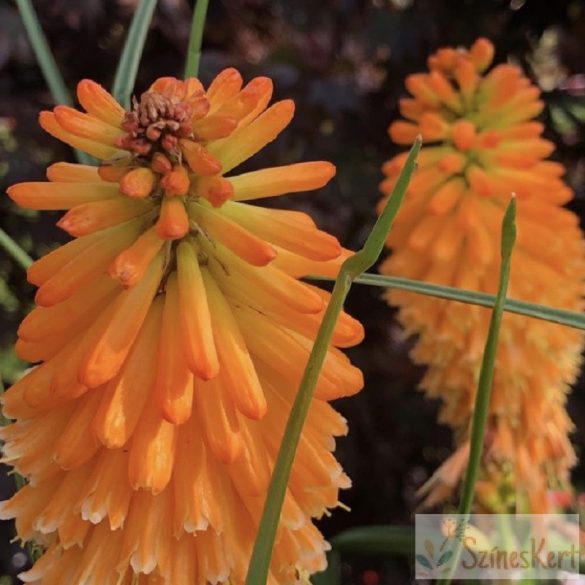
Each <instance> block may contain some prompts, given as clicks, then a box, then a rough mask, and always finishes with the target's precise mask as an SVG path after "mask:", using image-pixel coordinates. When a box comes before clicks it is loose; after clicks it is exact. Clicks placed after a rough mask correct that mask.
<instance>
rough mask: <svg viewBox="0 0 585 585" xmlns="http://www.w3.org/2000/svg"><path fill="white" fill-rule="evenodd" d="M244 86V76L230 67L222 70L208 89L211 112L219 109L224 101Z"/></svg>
mask: <svg viewBox="0 0 585 585" xmlns="http://www.w3.org/2000/svg"><path fill="white" fill-rule="evenodd" d="M241 87H242V76H241V75H240V74H239V72H238V71H237V70H236V69H234V68H233V67H230V68H228V69H224V70H223V71H221V72H220V73H219V74H218V75H217V77H215V79H214V80H213V81H212V82H211V84H210V85H209V88H208V89H207V94H206V95H207V99H208V100H209V105H210V109H209V112H210V113H211V112H213V111H214V110H216V109H218V108H219V107H220V106H221V105H222V104H223V103H224V102H226V101H227V100H229V99H230V98H232V97H233V96H235V95H236V94H237V93H238V92H239V91H240V88H241Z"/></svg>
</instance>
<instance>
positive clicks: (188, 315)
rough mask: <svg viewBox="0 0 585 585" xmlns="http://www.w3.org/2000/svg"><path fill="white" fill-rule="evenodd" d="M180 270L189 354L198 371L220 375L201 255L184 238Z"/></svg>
mask: <svg viewBox="0 0 585 585" xmlns="http://www.w3.org/2000/svg"><path fill="white" fill-rule="evenodd" d="M177 274H178V284H179V302H180V305H181V314H182V320H181V324H180V329H181V335H182V338H183V347H184V350H185V358H186V360H187V364H188V365H189V368H190V369H191V371H192V372H193V373H194V374H196V375H197V376H198V377H199V378H202V379H203V380H210V379H211V378H214V377H215V376H217V374H218V372H219V362H218V359H217V351H216V348H215V342H214V340H213V331H212V329H211V314H210V309H209V304H208V300H207V295H206V293H205V287H204V285H203V277H202V275H201V269H200V267H199V259H198V257H197V253H196V251H195V248H194V247H193V245H192V244H191V243H189V242H181V243H180V244H179V246H178V248H177Z"/></svg>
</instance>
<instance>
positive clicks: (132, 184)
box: [120, 167, 156, 199]
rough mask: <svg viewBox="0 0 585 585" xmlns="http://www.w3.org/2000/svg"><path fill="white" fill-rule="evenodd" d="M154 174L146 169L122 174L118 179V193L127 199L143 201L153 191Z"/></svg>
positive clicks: (139, 168)
mask: <svg viewBox="0 0 585 585" xmlns="http://www.w3.org/2000/svg"><path fill="white" fill-rule="evenodd" d="M155 181H156V176H155V174H154V173H153V172H152V171H151V170H150V169H149V168H146V167H138V168H135V169H133V170H132V171H130V172H129V173H126V174H124V176H123V177H122V178H121V179H120V191H121V192H122V193H124V195H128V197H134V198H137V199H144V198H145V197H148V196H149V195H150V194H151V193H152V190H153V189H154V185H155Z"/></svg>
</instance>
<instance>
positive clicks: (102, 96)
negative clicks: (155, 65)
mask: <svg viewBox="0 0 585 585" xmlns="http://www.w3.org/2000/svg"><path fill="white" fill-rule="evenodd" d="M271 95H272V82H271V81H270V80H268V79H267V78H257V79H254V80H252V82H250V83H249V84H248V85H246V86H245V87H244V88H243V89H242V80H241V76H240V75H239V74H238V73H237V72H235V70H227V71H224V72H223V73H222V74H220V75H219V76H218V77H217V78H216V80H215V81H214V82H213V83H212V84H211V86H210V87H209V89H208V91H207V92H205V91H204V89H203V87H202V85H201V83H200V82H199V81H198V80H196V79H193V78H192V79H188V80H186V81H181V80H178V79H174V78H163V79H159V80H157V81H155V82H154V83H153V85H152V86H151V88H150V89H149V90H148V91H147V92H145V93H144V94H142V95H141V96H140V97H139V98H138V99H136V100H134V103H133V105H132V108H131V109H130V110H129V111H126V112H124V111H122V108H121V107H120V106H119V105H117V104H116V103H115V102H114V100H113V98H111V96H110V95H109V94H108V93H107V92H105V90H103V89H102V88H101V87H100V86H98V85H97V84H94V83H93V82H90V81H82V82H81V83H80V85H79V99H80V101H81V103H82V105H83V106H84V108H85V109H86V110H87V114H82V113H76V112H75V111H73V110H71V109H68V108H62V107H61V108H57V109H56V110H55V112H45V113H43V114H42V115H41V123H42V125H43V126H44V127H45V128H46V129H47V130H48V131H49V132H50V133H51V134H53V135H54V136H56V137H58V138H60V139H62V140H63V141H65V142H66V143H67V144H70V145H72V146H75V147H76V148H81V149H83V150H85V151H86V152H88V153H90V154H92V155H93V156H96V157H98V158H101V159H102V160H104V161H105V162H104V163H103V164H102V165H101V166H100V167H99V168H95V167H93V168H92V167H89V166H85V165H71V164H65V163H58V164H56V165H54V166H52V167H51V168H50V169H49V170H48V172H47V175H48V178H49V179H50V180H51V181H52V182H51V183H32V184H24V185H19V186H15V187H13V188H11V190H10V196H11V197H12V198H13V199H14V200H15V201H17V202H18V203H20V204H22V205H24V206H27V207H30V208H34V209H65V210H70V211H69V212H68V213H66V215H65V216H64V217H63V219H62V220H61V221H60V225H61V226H62V227H64V228H66V229H67V230H68V231H69V232H71V233H72V234H74V235H77V236H79V237H78V239H76V240H74V241H72V242H70V243H68V244H65V245H64V246H62V247H61V248H59V249H57V250H55V251H53V252H51V253H50V254H48V255H47V256H45V257H44V258H42V259H40V260H38V261H37V262H35V263H34V264H33V266H31V268H30V269H29V271H28V278H29V280H30V281H31V282H32V283H35V284H37V285H39V286H40V288H39V290H38V293H37V299H38V301H39V303H40V304H41V305H46V307H38V308H36V309H35V310H34V311H33V313H31V316H30V317H28V318H27V319H26V320H25V322H24V323H23V324H22V326H21V328H20V332H19V333H20V339H19V341H18V343H17V349H18V351H19V352H20V353H22V354H23V355H26V356H27V357H28V358H30V359H33V360H41V361H42V362H43V363H40V364H39V366H38V367H37V368H35V369H34V370H32V371H31V372H30V373H29V374H27V375H25V376H24V378H23V379H22V380H20V381H19V382H17V383H16V384H14V385H13V386H12V387H11V388H10V389H9V390H8V392H7V393H6V394H5V395H4V396H3V399H2V402H3V407H4V409H5V411H6V413H7V414H9V415H10V416H14V417H16V418H18V419H19V420H18V422H17V423H16V424H14V425H11V426H10V427H8V428H7V429H6V430H2V431H1V432H0V435H1V438H2V440H3V441H5V446H4V448H3V450H4V453H5V455H6V458H7V460H8V459H9V460H10V461H11V462H14V464H15V465H16V467H17V469H19V471H20V472H21V473H23V474H25V475H27V476H28V479H29V480H30V482H31V485H30V486H29V487H27V488H25V489H24V490H22V491H21V492H19V495H17V496H15V498H14V499H12V500H11V501H9V502H8V503H0V515H1V516H2V518H13V517H14V518H16V520H17V522H16V526H17V530H18V531H19V536H20V537H21V538H27V537H34V536H35V534H34V531H35V530H36V529H38V530H41V531H43V532H44V533H46V541H47V542H50V543H52V544H50V546H49V548H48V550H47V552H46V553H45V555H44V556H43V557H42V558H41V559H40V560H39V561H38V563H37V564H36V566H35V567H34V568H33V569H32V570H31V571H29V572H27V574H26V576H25V578H26V579H28V580H31V581H35V582H37V581H38V582H39V583H40V582H41V581H43V583H44V582H45V581H46V582H47V585H48V583H49V581H51V582H53V581H54V582H55V583H56V582H57V581H59V582H61V581H67V582H71V583H77V582H82V581H83V582H85V581H87V582H88V585H89V582H90V581H92V582H94V581H95V582H96V583H97V582H99V583H114V582H116V583H117V582H118V581H120V580H121V581H120V582H121V583H122V582H123V583H124V584H125V585H129V584H130V582H134V581H136V582H137V583H138V582H140V584H142V585H145V584H146V581H148V582H150V581H152V583H155V582H156V583H157V584H158V585H192V581H193V580H194V579H195V580H199V581H201V582H217V583H218V585H225V584H226V583H227V582H228V581H229V582H233V583H236V582H237V583H239V582H240V581H242V582H243V580H244V579H245V574H246V570H247V564H248V560H249V554H250V550H249V543H250V542H252V540H253V536H254V530H255V528H254V527H255V526H256V525H257V523H258V520H259V515H260V514H261V502H262V498H263V497H264V495H265V492H266V489H267V486H268V483H269V478H270V470H271V467H272V464H273V461H274V458H275V457H276V452H277V448H278V440H279V439H278V437H279V436H281V435H282V431H283V429H284V426H285V423H286V416H287V412H288V410H289V409H290V405H291V404H292V401H293V399H294V394H295V392H296V388H297V386H298V381H299V379H300V376H301V374H302V368H303V363H304V362H306V359H307V358H308V355H309V350H310V347H311V344H312V343H313V339H314V335H315V334H316V332H317V329H318V327H319V323H320V320H321V319H322V315H323V311H324V308H325V304H326V301H327V300H328V298H329V297H328V295H327V293H325V292H324V291H320V290H319V289H317V288H315V287H313V286H310V285H307V284H304V283H302V282H299V280H297V278H299V277H300V276H302V275H305V274H309V273H313V274H314V273H320V274H327V275H331V276H335V275H336V274H337V272H338V270H339V266H340V264H341V263H342V262H343V260H344V259H345V258H347V257H348V256H349V255H350V253H349V252H348V251H344V250H342V249H341V248H340V247H339V244H338V243H337V241H336V240H335V238H333V237H331V236H328V235H327V234H325V233H324V232H320V231H319V230H318V229H317V227H316V225H315V223H314V222H313V221H312V220H311V219H310V218H309V217H308V216H307V215H306V214H303V213H300V212H292V211H283V210H276V209H271V210H265V212H264V211H262V210H261V208H260V207H257V206H253V208H251V209H250V210H247V207H248V206H247V204H246V203H243V202H244V201H247V200H251V199H255V198H260V197H273V196H277V195H281V194H284V193H291V192H298V191H307V190H310V189H315V188H319V187H321V186H323V185H324V184H326V183H327V181H329V179H331V177H332V176H333V175H334V174H335V168H334V167H333V166H332V165H331V164H329V163H325V162H315V163H301V164H298V165H289V166H285V167H278V168H273V169H265V170H264V171H254V172H252V173H244V174H243V175H239V176H238V175H235V176H231V177H230V178H229V179H228V178H226V177H224V176H223V173H224V172H226V171H228V170H230V169H231V168H233V167H234V166H236V165H238V164H240V163H241V162H243V161H244V160H245V159H247V158H249V157H251V156H253V155H254V154H255V153H256V152H257V151H258V150H259V149H261V148H262V147H263V146H264V145H265V144H267V143H268V142H270V141H271V140H273V139H274V138H276V136H277V135H278V133H279V132H280V131H281V130H282V129H283V128H284V127H285V126H286V124H287V123H288V122H289V121H290V119H291V118H292V113H293V109H294V108H293V105H292V102H290V101H285V102H281V103H278V104H275V105H274V106H273V107H271V108H269V109H268V110H266V108H267V106H268V102H269V101H270V98H271ZM447 154H449V153H446V152H444V153H441V154H440V156H439V155H437V157H435V158H436V160H439V159H440V158H441V157H444V156H446V155H447ZM226 162H227V164H224V165H223V167H222V163H226ZM449 168H451V167H449ZM553 171H554V172H553ZM555 172H556V171H555V169H552V170H549V171H547V173H548V174H547V176H550V177H551V180H557V179H556V178H555V177H556V175H555ZM429 180H430V179H429ZM234 198H237V199H239V201H240V202H238V203H237V204H235V203H234V205H236V206H237V209H238V210H239V212H240V213H235V214H234V213H232V211H233V209H232V207H231V206H230V205H226V203H228V202H229V200H231V199H234ZM210 203H211V205H210ZM129 210H130V211H129ZM125 214H129V215H125ZM134 214H138V215H136V217H134ZM127 217H131V219H129V220H127V219H126V218H127ZM272 224H274V225H272ZM275 226H276V227H275ZM90 232H91V233H90ZM82 234H86V235H82ZM172 239H175V240H177V243H176V244H175V243H173V242H170V241H169V240H172ZM273 242H277V243H273ZM289 249H290V250H289ZM291 250H294V252H293V251H291ZM328 258H332V260H325V261H322V260H321V259H328ZM200 263H201V266H200ZM243 307H245V309H244V308H243ZM258 328H259V329H261V331H262V334H261V335H258V334H257V333H251V331H255V330H256V329H258ZM362 337H363V329H362V328H361V326H360V325H359V324H358V323H357V322H355V321H353V320H351V318H349V317H348V316H344V317H342V318H341V319H340V321H339V323H338V325H337V327H336V331H335V333H334V337H333V343H334V345H336V346H340V347H347V346H350V345H353V344H355V343H358V342H359V341H360V340H361V338H362ZM280 346H282V347H284V351H283V349H282V347H280ZM328 353H329V356H328V357H327V358H326V360H325V368H324V374H323V377H322V380H320V383H319V389H318V398H319V400H317V401H316V402H315V404H314V405H313V408H314V409H316V414H313V415H312V414H309V417H308V420H307V424H306V429H305V433H304V435H306V436H304V438H303V441H302V444H301V447H300V449H299V454H298V455H297V460H298V465H295V468H294V469H293V471H292V476H291V488H290V489H289V490H288V491H287V495H286V499H285V504H284V514H283V523H284V524H283V530H284V532H283V539H281V542H280V544H277V546H276V550H275V556H274V559H273V563H272V569H271V570H272V574H273V580H274V581H275V582H277V581H278V582H279V583H283V584H284V583H292V582H293V581H295V579H296V575H297V571H298V572H301V573H302V574H305V573H306V572H314V571H315V570H317V569H318V568H322V567H323V566H324V563H325V557H324V551H325V550H326V545H325V543H324V541H323V539H322V537H321V536H320V534H319V533H318V532H317V530H316V529H315V528H314V526H313V524H312V522H311V516H316V517H320V516H322V515H323V514H324V513H326V511H327V509H328V508H330V507H335V506H336V505H337V503H338V501H339V496H338V490H339V489H341V488H344V487H348V485H349V481H348V479H347V478H346V477H345V476H344V475H343V474H342V472H341V468H340V467H339V465H338V464H337V462H336V461H335V459H334V457H333V455H332V454H331V452H330V450H331V449H332V448H333V444H334V437H335V436H337V435H340V434H343V433H345V432H346V425H345V424H343V421H342V419H341V418H340V417H339V416H338V415H336V413H335V412H334V411H333V410H332V409H331V408H329V407H328V406H327V405H325V403H323V402H322V399H329V398H336V397H339V396H344V395H349V394H352V393H354V392H356V391H357V390H358V389H359V388H360V387H361V384H362V380H361V374H359V372H358V371H357V370H356V369H355V368H352V367H351V366H350V365H349V362H348V360H347V359H346V358H345V357H342V355H341V354H339V353H338V352H337V350H336V349H335V348H334V347H331V348H329V350H328ZM291 356H293V358H292V359H293V361H294V360H296V362H295V363H294V364H291ZM295 356H296V357H295ZM212 378H213V380H211V381H206V380H210V379H212ZM324 409H325V410H324ZM33 420H34V424H30V423H31V422H32V421H33ZM340 420H341V424H340ZM179 425H180V426H179ZM59 429H61V435H59ZM187 460H188V464H186V463H185V462H186V461H187ZM33 484H34V486H35V487H34V488H33V487H32V485H33ZM114 488H115V489H114ZM22 494H24V496H25V497H22ZM234 498H235V499H234ZM236 500H237V501H236ZM145 523H146V524H145ZM145 525H147V526H150V529H149V530H147V531H146V532H145V531H144V526H145ZM35 527H36V528H35ZM194 532H197V536H196V537H195V535H194ZM142 573H144V574H145V575H146V574H147V575H148V578H147V577H146V576H144V575H142V576H141V574H142ZM143 581H144V583H143Z"/></svg>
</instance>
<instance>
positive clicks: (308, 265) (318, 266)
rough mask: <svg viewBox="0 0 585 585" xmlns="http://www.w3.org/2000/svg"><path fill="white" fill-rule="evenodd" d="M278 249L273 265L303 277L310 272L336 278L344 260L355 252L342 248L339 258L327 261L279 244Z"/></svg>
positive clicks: (295, 275) (297, 276) (290, 273)
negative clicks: (298, 252)
mask: <svg viewBox="0 0 585 585" xmlns="http://www.w3.org/2000/svg"><path fill="white" fill-rule="evenodd" d="M276 251H277V252H278V254H277V256H276V258H275V259H274V261H273V262H272V266H274V267H275V268H278V269H280V270H282V271H284V272H286V273H287V274H289V275H290V276H294V277H295V278H302V277H303V276H309V275H310V274H313V275H321V276H331V277H333V278H336V277H337V275H338V274H339V269H340V268H341V265H342V264H343V262H344V261H345V260H346V259H347V258H349V257H350V256H351V255H352V254H353V252H352V251H350V250H346V249H343V248H342V250H341V254H340V255H339V256H338V257H337V258H334V259H333V260H328V261H327V262H317V261H316V260H309V259H308V258H305V257H304V256H299V255H298V254H295V253H294V252H290V251H289V250H285V249H284V248H279V247H278V246H277V247H276Z"/></svg>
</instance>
